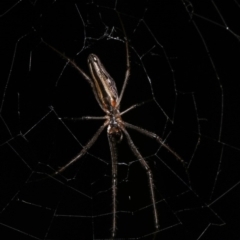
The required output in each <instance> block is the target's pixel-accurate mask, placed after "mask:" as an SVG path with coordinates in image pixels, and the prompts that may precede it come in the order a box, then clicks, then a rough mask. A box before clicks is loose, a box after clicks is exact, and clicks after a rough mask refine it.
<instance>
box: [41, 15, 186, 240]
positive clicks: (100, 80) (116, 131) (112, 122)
mask: <svg viewBox="0 0 240 240" xmlns="http://www.w3.org/2000/svg"><path fill="white" fill-rule="evenodd" d="M117 15H118V18H119V20H120V23H121V27H122V30H123V34H124V37H125V40H124V41H125V51H126V72H125V78H124V81H123V86H122V89H121V92H120V95H118V91H117V88H116V84H115V81H114V80H113V78H112V77H111V76H110V75H109V74H108V72H107V71H106V69H105V67H104V66H103V64H102V63H101V61H100V59H99V58H98V57H97V56H96V55H95V54H90V55H89V56H88V66H89V71H90V75H91V77H90V76H89V75H87V74H86V73H85V72H84V71H83V70H82V69H81V68H80V67H79V66H77V65H76V63H75V62H74V61H73V60H72V59H70V58H68V57H67V56H65V55H64V54H62V53H61V52H60V51H58V50H57V49H56V48H54V47H53V46H51V45H50V44H48V43H47V42H45V41H44V40H42V42H43V43H44V44H45V45H47V46H48V47H50V48H51V49H52V50H53V51H55V52H56V53H57V54H59V55H60V56H61V57H62V58H63V59H65V60H67V61H68V63H70V64H71V65H72V66H73V67H74V68H75V69H76V70H77V71H78V72H79V73H80V74H81V75H82V77H83V78H84V79H85V80H86V81H87V82H88V83H89V84H90V86H91V88H92V91H93V93H94V96H95V98H96V100H97V102H98V104H99V106H100V107H101V109H102V110H103V112H104V113H105V116H101V117H97V116H85V117H82V118H80V119H81V120H82V119H85V120H105V121H104V123H103V124H102V125H101V126H100V128H99V129H98V130H97V131H96V133H95V134H94V135H93V137H92V138H91V139H90V140H89V141H88V143H87V144H86V145H85V146H84V147H83V149H82V150H81V151H80V152H79V154H77V156H75V157H74V158H73V159H71V160H70V161H69V162H68V163H67V164H66V165H64V166H63V167H61V168H60V169H59V170H58V171H56V172H55V173H54V174H55V175H56V174H59V173H61V172H63V171H64V170H65V169H66V168H67V167H69V166H70V165H72V164H73V163H74V162H76V161H77V160H79V159H80V158H81V157H82V156H84V154H86V153H87V151H88V150H89V149H90V148H91V147H92V146H93V144H94V143H95V142H96V140H97V139H98V137H99V136H100V134H101V133H102V132H103V130H104V129H105V128H107V137H108V143H109V147H110V154H111V164H112V203H113V204H112V215H113V216H112V230H111V236H112V238H115V237H116V233H117V184H118V183H117V181H118V159H117V153H116V145H117V143H119V142H120V141H121V140H122V138H123V135H125V137H126V140H127V143H128V145H129V147H130V149H131V151H132V152H133V154H134V155H135V156H136V157H137V159H138V160H139V162H140V164H141V165H142V167H143V168H144V170H145V172H146V174H147V177H148V182H149V191H150V197H151V201H152V207H153V219H154V225H155V228H156V230H157V229H159V219H158V211H157V207H156V197H155V191H154V183H153V175H152V171H151V169H150V167H149V165H148V163H147V161H146V160H145V159H144V158H143V156H142V155H141V153H140V152H139V150H138V149H137V147H136V146H135V144H134V142H133V141H132V138H131V136H130V135H129V133H128V131H127V128H130V129H133V130H136V131H138V132H139V133H142V134H144V135H146V136H148V137H151V138H153V139H155V140H156V141H157V142H158V143H159V144H160V145H161V146H163V147H164V148H166V149H167V150H168V151H169V152H170V153H171V154H172V155H174V156H175V158H176V159H177V160H179V161H180V162H181V163H182V164H183V165H184V166H185V162H184V161H183V159H182V158H181V157H180V156H179V155H178V154H177V153H176V152H174V151H173V150H172V149H171V148H170V147H169V146H168V145H167V144H166V143H164V141H163V140H162V139H161V138H160V137H159V136H158V135H157V134H155V133H153V132H150V131H148V130H146V129H143V128H141V127H138V126H135V125H132V124H130V123H127V122H125V121H123V120H122V115H124V114H125V113H127V112H129V111H130V110H132V109H134V108H136V107H138V106H139V105H141V104H135V105H132V106H131V107H129V108H128V109H126V110H124V111H122V112H121V111H120V103H121V100H122V97H123V94H124V91H125V89H126V85H127V82H128V81H129V76H130V54H129V43H128V39H127V37H126V32H125V28H124V25H123V22H122V20H121V18H120V15H119V13H117ZM71 119H72V120H78V119H79V118H77V119H76V118H71Z"/></svg>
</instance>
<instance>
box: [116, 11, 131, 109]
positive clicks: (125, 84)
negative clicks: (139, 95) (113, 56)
mask: <svg viewBox="0 0 240 240" xmlns="http://www.w3.org/2000/svg"><path fill="white" fill-rule="evenodd" d="M117 15H118V18H119V21H120V24H121V27H122V30H123V34H124V37H125V50H126V72H125V78H124V82H123V86H122V89H121V93H120V96H119V98H118V101H117V106H119V105H120V102H121V100H122V97H123V94H124V92H125V88H126V86H127V82H128V79H129V76H130V54H129V43H128V38H127V34H126V30H125V28H124V25H123V22H122V19H121V17H120V14H119V12H117Z"/></svg>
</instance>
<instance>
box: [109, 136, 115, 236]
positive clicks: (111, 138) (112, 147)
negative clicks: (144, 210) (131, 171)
mask: <svg viewBox="0 0 240 240" xmlns="http://www.w3.org/2000/svg"><path fill="white" fill-rule="evenodd" d="M108 142H109V147H110V152H111V159H112V198H113V223H112V237H113V238H114V237H115V236H116V230H117V223H116V219H117V218H116V214H117V150H116V139H115V138H114V136H112V135H111V134H108Z"/></svg>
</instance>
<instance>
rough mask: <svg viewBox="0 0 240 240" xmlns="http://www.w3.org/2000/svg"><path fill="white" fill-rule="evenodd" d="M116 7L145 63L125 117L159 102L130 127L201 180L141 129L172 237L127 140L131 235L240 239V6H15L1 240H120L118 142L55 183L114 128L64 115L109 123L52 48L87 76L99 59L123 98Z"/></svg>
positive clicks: (122, 149)
mask: <svg viewBox="0 0 240 240" xmlns="http://www.w3.org/2000/svg"><path fill="white" fill-rule="evenodd" d="M115 7H116V9H117V10H118V11H119V12H120V15H121V20H122V22H123V25H124V27H125V30H126V34H127V38H128V39H129V45H130V55H131V76H130V80H129V84H128V86H127V89H126V92H125V93H124V97H123V100H122V102H121V109H122V110H124V109H126V108H127V107H129V106H131V105H132V104H135V103H140V102H142V101H147V100H151V101H150V102H148V103H146V104H144V105H143V106H142V107H139V108H138V109H135V110H133V111H131V112H129V113H128V114H126V115H124V117H123V119H124V120H126V121H127V122H131V123H132V124H136V125H137V126H141V127H143V128H145V129H148V130H150V131H153V132H155V133H156V134H158V135H160V136H161V137H162V138H164V139H165V138H166V142H167V144H168V145H169V146H170V147H171V148H172V149H174V151H176V152H177V153H178V154H179V155H180V156H181V157H182V158H183V159H184V160H185V161H186V162H187V163H189V164H190V165H189V169H188V172H189V177H190V179H191V184H189V183H188V177H187V174H186V173H185V171H184V168H183V166H182V165H181V164H179V163H178V162H177V161H176V159H175V158H174V156H172V155H171V154H170V153H168V152H167V151H166V150H164V149H163V148H162V149H159V146H158V145H157V144H156V143H155V142H154V141H153V140H151V139H149V138H147V137H146V136H142V135H141V134H138V133H136V132H134V131H131V130H129V133H130V135H131V136H132V138H133V140H134V142H135V143H136V145H137V146H138V149H139V151H140V152H141V153H142V154H143V156H145V157H147V158H146V159H147V161H148V162H149V164H150V166H151V168H152V171H153V176H154V181H155V189H156V198H157V201H159V202H158V215H159V221H160V230H159V231H158V232H156V233H155V234H154V232H155V228H154V224H153V213H152V208H151V201H150V197H149V190H148V183H147V178H146V174H145V173H144V172H143V170H142V168H141V166H140V164H139V162H137V161H136V158H135V157H134V156H133V154H132V153H131V151H130V150H129V148H128V146H127V144H126V142H125V141H124V140H125V139H124V140H123V142H122V143H121V144H119V146H118V155H119V162H120V164H119V186H118V210H119V213H118V218H117V224H118V232H117V237H119V239H239V238H240V233H239V230H238V229H239V227H238V223H239V220H240V219H239V210H240V209H239V200H240V199H239V197H240V194H239V186H238V184H239V183H240V175H239V170H240V164H239V156H240V154H239V153H240V152H239V150H240V143H239V132H240V131H239V130H240V129H239V120H240V119H239V118H240V116H239V103H240V101H239V90H240V86H239V76H240V74H239V56H240V55H239V53H240V52H239V37H238V35H237V34H240V30H239V26H238V25H239V24H238V23H239V19H238V18H239V12H240V9H239V6H238V4H237V1H228V2H225V3H224V4H221V3H218V2H213V1H205V2H204V3H202V2H199V1H190V2H188V1H159V2H158V3H155V2H154V1H145V2H141V3H140V2H138V1H131V3H130V1H129V2H127V1H116V2H114V1H93V2H91V1H61V2H60V1H56V2H51V1H36V2H31V1H21V2H16V5H11V3H9V2H2V3H1V14H2V16H1V18H0V24H1V54H2V56H1V58H2V61H1V62H2V64H1V66H2V68H1V99H2V100H1V161H0V164H1V167H0V169H1V173H0V174H1V175H0V176H1V200H0V201H1V202H0V203H1V214H0V229H1V230H0V234H1V235H2V237H1V239H12V238H17V239H70V240H71V239H108V238H110V232H111V225H112V214H111V212H112V201H111V189H110V188H111V164H110V153H109V148H108V143H107V138H106V133H105V132H104V133H103V134H102V135H101V136H100V138H99V140H98V141H97V142H96V144H95V145H94V146H93V148H92V149H91V150H90V151H89V154H88V155H87V156H85V157H83V158H82V159H81V160H80V161H78V162H77V163H76V164H75V165H73V166H71V167H69V168H68V169H67V170H66V171H65V172H63V173H62V175H61V176H55V177H51V174H52V173H53V172H54V170H56V169H57V168H58V167H60V166H63V165H64V164H66V163H67V162H68V161H69V160H70V159H71V158H72V157H74V156H75V155H76V154H77V153H78V152H79V151H80V149H81V144H83V145H84V144H86V142H87V141H88V140H89V139H90V137H91V136H92V135H93V134H94V133H95V132H96V130H97V129H98V128H99V126H100V125H101V123H99V121H80V122H71V121H62V120H59V119H58V117H81V116H88V115H89V116H101V115H102V114H103V113H102V111H101V109H100V108H99V106H98V105H97V103H96V100H95V99H94V95H93V93H92V91H91V88H90V87H89V85H88V83H87V82H86V81H85V80H84V79H83V78H82V77H81V75H79V73H78V72H77V71H76V70H75V69H74V68H73V67H71V66H66V68H64V66H65V64H66V60H64V59H63V58H62V57H61V56H59V55H58V54H56V53H55V52H54V51H52V50H51V49H50V48H49V47H47V46H46V45H44V44H43V43H42V41H41V39H43V40H44V41H46V42H48V43H49V44H51V45H52V46H54V47H55V48H56V49H58V50H59V51H61V52H62V53H63V54H65V55H66V56H68V57H70V58H72V59H74V61H75V62H76V63H77V65H79V66H80V67H81V68H82V69H83V70H84V71H85V72H86V73H88V67H87V61H86V59H87V56H88V55H89V54H90V53H95V54H96V55H98V56H99V57H100V59H101V60H102V62H103V64H104V66H105V67H106V69H107V70H108V72H109V73H110V75H111V76H112V77H113V78H114V79H115V81H116V85H117V88H118V90H119V92H120V89H121V86H122V82H123V79H124V74H125V69H126V54H125V41H124V34H123V32H122V28H121V25H120V22H119V19H118V17H117V14H116V12H115V11H114V9H115ZM78 10H79V11H80V14H79V13H78ZM227 26H228V27H229V29H227V28H226V27H227ZM117 38H119V40H118V39H117ZM30 63H31V66H30ZM133 161H135V162H133ZM132 162H133V163H132ZM126 179H127V181H125V180H126ZM128 196H131V200H129V197H128ZM124 211H125V212H124ZM126 212H127V213H126ZM130 213H133V214H130ZM61 215H64V216H61ZM66 215H67V216H66ZM3 236H4V237H3Z"/></svg>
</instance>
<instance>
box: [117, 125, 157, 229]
mask: <svg viewBox="0 0 240 240" xmlns="http://www.w3.org/2000/svg"><path fill="white" fill-rule="evenodd" d="M121 129H122V131H123V132H124V134H125V136H126V138H127V142H128V144H129V146H130V148H131V150H132V152H133V154H134V155H135V156H136V157H137V158H138V159H139V161H140V163H141V165H142V166H143V168H144V169H145V171H146V173H147V176H148V181H149V188H150V194H151V200H152V205H153V214H154V223H155V228H156V229H159V221H158V213H157V207H156V198H155V192H154V184H153V176H152V171H151V169H150V167H149V165H148V163H147V162H146V161H145V160H144V158H143V157H142V155H141V153H140V152H139V151H138V149H137V147H136V146H135V144H134V143H133V141H132V139H131V137H130V135H129V133H128V131H127V130H126V129H125V127H123V126H122V127H121Z"/></svg>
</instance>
